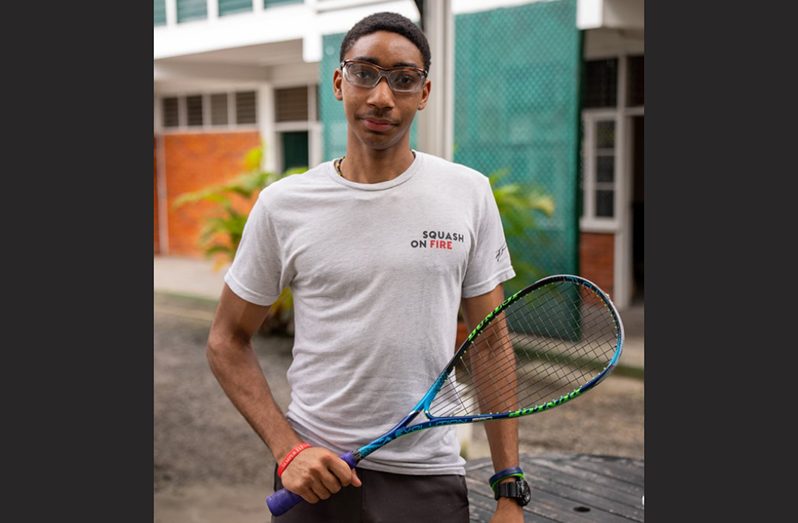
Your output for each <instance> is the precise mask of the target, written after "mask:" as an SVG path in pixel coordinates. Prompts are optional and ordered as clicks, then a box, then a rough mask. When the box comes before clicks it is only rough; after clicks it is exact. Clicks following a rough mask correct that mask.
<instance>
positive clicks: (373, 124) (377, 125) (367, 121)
mask: <svg viewBox="0 0 798 523" xmlns="http://www.w3.org/2000/svg"><path fill="white" fill-rule="evenodd" d="M363 125H364V126H365V127H366V129H369V130H370V131H376V132H385V131H387V130H388V129H390V128H391V127H393V126H394V124H393V122H391V121H389V120H380V119H377V118H363Z"/></svg>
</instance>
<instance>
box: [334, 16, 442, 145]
mask: <svg viewBox="0 0 798 523" xmlns="http://www.w3.org/2000/svg"><path fill="white" fill-rule="evenodd" d="M344 60H362V61H366V62H371V63H373V64H375V65H378V66H380V67H385V68H391V67H397V66H404V67H407V66H410V67H416V68H419V69H423V68H424V58H423V56H422V55H421V51H420V50H419V49H418V48H417V47H416V46H415V44H413V42H411V41H410V40H408V39H407V38H405V37H404V36H401V35H398V34H396V33H391V32H387V31H378V32H376V33H372V34H369V35H366V36H363V37H361V38H360V39H358V40H357V41H356V42H355V44H354V45H353V46H352V48H351V49H349V51H348V52H347V53H346V55H345V56H344ZM333 90H334V93H335V97H336V98H337V99H338V100H342V101H343V102H344V113H345V114H346V120H347V123H348V129H347V135H348V140H349V144H350V145H352V146H357V145H359V144H360V145H363V146H365V147H367V148H369V149H374V150H386V149H390V148H392V147H401V148H409V147H410V134H409V130H410V124H411V123H412V122H413V117H414V116H415V114H416V111H420V110H422V109H424V107H426V105H427V100H428V98H429V93H430V82H429V80H426V81H425V82H424V87H423V88H422V89H421V90H420V91H418V92H414V93H402V92H399V93H397V92H394V91H393V90H392V89H391V88H390V86H389V85H388V81H387V79H386V78H381V79H380V82H379V83H378V84H377V86H376V87H373V88H367V87H359V86H356V85H352V84H351V83H349V82H348V81H347V80H345V79H344V78H343V75H342V73H341V70H340V68H339V69H336V70H335V73H334V75H333Z"/></svg>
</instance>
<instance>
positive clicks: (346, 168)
mask: <svg viewBox="0 0 798 523" xmlns="http://www.w3.org/2000/svg"><path fill="white" fill-rule="evenodd" d="M344 158H345V159H344V161H343V162H341V165H340V167H341V174H342V175H343V176H344V177H345V178H346V179H347V180H349V181H352V182H357V183H380V182H387V181H388V180H393V179H394V178H396V177H397V176H399V175H400V174H402V173H403V172H405V171H406V170H407V169H408V167H410V165H411V164H412V163H413V159H414V158H415V156H414V153H413V151H411V150H410V147H409V146H408V147H406V148H401V149H399V148H391V149H388V150H385V151H373V150H372V151H367V152H366V153H364V152H363V151H361V150H354V149H353V148H350V147H349V146H347V148H346V156H345V157H344Z"/></svg>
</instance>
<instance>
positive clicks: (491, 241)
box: [462, 177, 515, 298]
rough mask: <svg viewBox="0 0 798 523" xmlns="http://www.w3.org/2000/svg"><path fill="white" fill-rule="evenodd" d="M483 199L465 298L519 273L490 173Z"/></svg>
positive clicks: (464, 283)
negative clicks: (503, 225) (513, 258)
mask: <svg viewBox="0 0 798 523" xmlns="http://www.w3.org/2000/svg"><path fill="white" fill-rule="evenodd" d="M480 200H481V201H480V202H479V205H478V212H477V213H476V216H477V219H478V220H479V221H478V223H477V224H476V226H475V229H474V230H475V231H476V236H475V238H474V245H473V246H472V248H471V252H470V253H469V259H468V269H467V270H466V275H465V279H464V280H463V292H462V296H463V298H471V297H473V296H479V295H480V294H485V293H486V292H490V291H492V290H493V289H494V288H496V286H497V285H499V284H500V283H502V282H505V281H507V280H509V279H511V278H513V277H514V276H515V270H513V266H512V263H511V261H510V252H509V250H508V249H507V242H506V240H505V237H504V229H503V227H502V221H501V217H500V216H499V208H498V207H497V206H496V199H495V198H494V196H493V191H492V190H491V188H490V182H489V181H488V179H487V177H486V178H485V181H484V184H483V186H482V191H481V198H480Z"/></svg>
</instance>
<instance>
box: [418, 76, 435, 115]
mask: <svg viewBox="0 0 798 523" xmlns="http://www.w3.org/2000/svg"><path fill="white" fill-rule="evenodd" d="M431 90H432V82H431V81H429V80H427V81H426V82H424V87H423V88H422V89H421V100H419V102H418V110H419V111H423V110H424V108H425V107H426V106H427V102H428V101H429V93H430V91H431Z"/></svg>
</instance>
